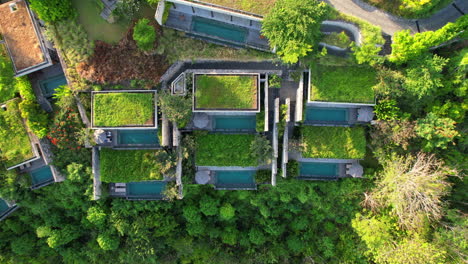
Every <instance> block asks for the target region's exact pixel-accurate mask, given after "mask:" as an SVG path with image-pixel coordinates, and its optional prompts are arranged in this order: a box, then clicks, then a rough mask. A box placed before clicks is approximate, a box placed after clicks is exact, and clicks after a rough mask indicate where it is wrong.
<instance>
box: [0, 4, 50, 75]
mask: <svg viewBox="0 0 468 264" xmlns="http://www.w3.org/2000/svg"><path fill="white" fill-rule="evenodd" d="M0 34H1V35H2V37H3V39H4V40H5V43H6V46H7V50H8V53H9V54H10V57H11V60H12V61H13V65H14V68H15V69H14V70H15V72H16V73H17V74H18V75H20V74H19V73H20V72H21V71H23V70H26V69H28V68H31V67H34V66H37V65H39V64H43V63H44V64H46V65H47V62H49V63H50V58H49V57H48V54H45V49H43V48H42V42H41V39H40V36H39V35H38V33H37V29H36V25H35V24H34V21H33V19H32V16H31V13H30V11H29V8H28V5H27V4H26V3H25V2H24V0H19V1H10V2H7V3H4V4H1V5H0ZM47 66H48V65H47Z"/></svg>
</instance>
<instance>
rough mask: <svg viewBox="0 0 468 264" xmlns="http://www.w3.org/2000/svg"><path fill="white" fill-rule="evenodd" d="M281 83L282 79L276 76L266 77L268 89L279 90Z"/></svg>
mask: <svg viewBox="0 0 468 264" xmlns="http://www.w3.org/2000/svg"><path fill="white" fill-rule="evenodd" d="M281 81H283V79H282V78H281V77H280V76H278V75H276V74H272V75H268V87H269V88H281Z"/></svg>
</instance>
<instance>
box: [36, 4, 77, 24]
mask: <svg viewBox="0 0 468 264" xmlns="http://www.w3.org/2000/svg"><path fill="white" fill-rule="evenodd" d="M29 2H30V3H31V9H32V10H34V12H36V13H37V15H38V16H39V18H40V19H42V20H44V21H45V22H57V21H61V20H64V19H67V18H72V17H75V16H76V14H77V13H76V10H75V8H73V6H72V2H71V0H30V1H29Z"/></svg>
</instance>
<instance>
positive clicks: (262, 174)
mask: <svg viewBox="0 0 468 264" xmlns="http://www.w3.org/2000/svg"><path fill="white" fill-rule="evenodd" d="M255 182H256V183H260V184H261V183H270V182H271V170H258V171H256V172H255Z"/></svg>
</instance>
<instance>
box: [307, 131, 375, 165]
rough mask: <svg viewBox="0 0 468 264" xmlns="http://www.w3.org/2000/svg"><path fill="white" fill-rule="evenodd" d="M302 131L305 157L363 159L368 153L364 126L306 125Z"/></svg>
mask: <svg viewBox="0 0 468 264" xmlns="http://www.w3.org/2000/svg"><path fill="white" fill-rule="evenodd" d="M301 131H302V145H303V146H304V149H303V152H302V156H303V157H304V158H329V159H363V158H364V156H365V154H366V137H365V135H364V128H362V127H353V128H349V127H318V126H305V127H303V128H302V130H301Z"/></svg>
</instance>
